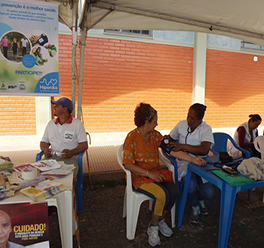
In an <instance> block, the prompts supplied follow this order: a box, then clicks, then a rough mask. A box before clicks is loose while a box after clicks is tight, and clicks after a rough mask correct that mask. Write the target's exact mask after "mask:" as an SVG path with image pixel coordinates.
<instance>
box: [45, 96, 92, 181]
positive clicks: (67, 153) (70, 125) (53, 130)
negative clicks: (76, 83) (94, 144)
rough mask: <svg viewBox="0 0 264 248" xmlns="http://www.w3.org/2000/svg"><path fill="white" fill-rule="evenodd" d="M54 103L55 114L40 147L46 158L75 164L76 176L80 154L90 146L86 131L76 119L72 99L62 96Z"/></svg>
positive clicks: (75, 174)
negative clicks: (73, 114) (73, 113)
mask: <svg viewBox="0 0 264 248" xmlns="http://www.w3.org/2000/svg"><path fill="white" fill-rule="evenodd" d="M51 103H52V104H54V116H57V118H56V119H53V120H50V121H49V122H48V124H47V126H46V129H45V132H44V135H43V137H42V139H41V142H40V149H41V150H42V151H43V152H44V154H45V157H46V158H52V159H56V160H58V161H64V162H65V163H66V164H74V165H75V170H74V178H76V176H77V173H78V154H79V153H81V152H83V151H85V150H86V149H87V148H88V143H87V137H86V132H85V129H84V126H83V124H82V122H81V121H80V120H78V119H75V118H74V117H73V116H72V115H71V113H72V110H73V104H72V101H71V100H70V99H68V98H66V97H62V98H60V99H59V100H57V101H54V100H52V101H51Z"/></svg>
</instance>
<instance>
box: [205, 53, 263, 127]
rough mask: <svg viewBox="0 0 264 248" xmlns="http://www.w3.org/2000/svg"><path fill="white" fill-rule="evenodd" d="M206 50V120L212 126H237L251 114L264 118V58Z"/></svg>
mask: <svg viewBox="0 0 264 248" xmlns="http://www.w3.org/2000/svg"><path fill="white" fill-rule="evenodd" d="M253 57H254V55H250V54H240V53H235V52H223V51H216V50H207V67H206V90H205V97H206V100H205V104H206V105H207V106H208V111H206V118H205V120H206V121H207V122H208V123H210V125H211V126H212V127H215V128H222V127H236V126H238V125H239V124H240V123H242V122H245V121H247V120H248V116H249V114H260V115H261V116H262V118H264V108H263V99H264V91H263V90H262V88H263V80H264V71H263V67H264V57H263V56H258V61H257V62H255V61H254V60H253Z"/></svg>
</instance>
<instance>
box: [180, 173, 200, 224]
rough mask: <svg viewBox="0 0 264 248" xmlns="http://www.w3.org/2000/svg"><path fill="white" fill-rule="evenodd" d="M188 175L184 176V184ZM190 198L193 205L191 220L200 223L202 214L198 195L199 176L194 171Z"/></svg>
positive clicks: (189, 192)
mask: <svg viewBox="0 0 264 248" xmlns="http://www.w3.org/2000/svg"><path fill="white" fill-rule="evenodd" d="M185 179H186V176H184V177H183V178H182V183H183V186H184V184H185ZM188 200H189V202H190V204H191V206H192V210H193V212H192V214H191V216H190V222H192V223H196V224H197V223H199V214H200V202H199V196H198V176H197V175H195V174H194V173H192V176H191V180H190V185H189V191H188Z"/></svg>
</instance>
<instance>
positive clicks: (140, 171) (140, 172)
mask: <svg viewBox="0 0 264 248" xmlns="http://www.w3.org/2000/svg"><path fill="white" fill-rule="evenodd" d="M124 167H125V169H127V170H130V171H131V172H132V173H133V174H135V175H138V176H144V177H149V178H151V179H153V180H154V181H156V182H162V181H163V179H164V176H163V175H162V174H160V173H158V172H153V171H149V170H146V169H143V168H141V167H139V166H137V165H135V164H125V165H124Z"/></svg>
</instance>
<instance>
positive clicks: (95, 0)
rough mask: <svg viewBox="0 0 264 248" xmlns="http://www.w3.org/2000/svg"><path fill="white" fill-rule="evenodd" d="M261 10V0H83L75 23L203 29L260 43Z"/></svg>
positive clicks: (263, 6) (263, 5)
mask: <svg viewBox="0 0 264 248" xmlns="http://www.w3.org/2000/svg"><path fill="white" fill-rule="evenodd" d="M263 11H264V1H263V0H254V1H249V0H220V1H219V0H133V1H131V0H85V1H84V5H83V9H82V16H81V19H80V23H79V26H80V27H81V28H86V29H87V30H88V29H91V28H94V29H136V30H177V31H193V32H205V33H211V34H218V35H224V36H230V37H234V38H238V39H241V40H245V41H248V42H252V43H255V44H259V45H262V46H264V18H263Z"/></svg>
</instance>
